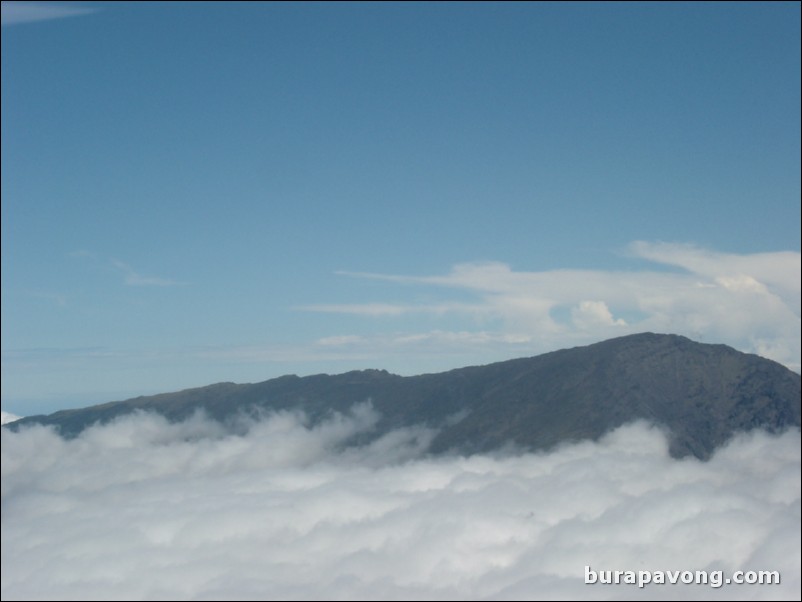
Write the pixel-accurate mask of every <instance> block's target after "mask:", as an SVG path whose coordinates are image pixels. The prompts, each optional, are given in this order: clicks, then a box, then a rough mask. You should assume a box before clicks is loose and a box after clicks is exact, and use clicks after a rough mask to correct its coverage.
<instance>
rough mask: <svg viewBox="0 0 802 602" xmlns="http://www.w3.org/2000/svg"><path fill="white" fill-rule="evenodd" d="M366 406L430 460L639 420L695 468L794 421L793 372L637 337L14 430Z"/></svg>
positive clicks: (69, 415)
mask: <svg viewBox="0 0 802 602" xmlns="http://www.w3.org/2000/svg"><path fill="white" fill-rule="evenodd" d="M367 400H370V401H371V402H372V404H373V406H374V407H375V409H376V410H377V411H378V412H379V413H380V415H381V419H380V420H379V423H378V425H377V430H376V433H375V435H376V436H379V435H380V434H382V433H383V432H387V431H388V430H391V429H393V428H397V427H399V426H409V425H413V424H426V425H428V426H431V427H434V428H438V429H439V433H438V435H437V436H436V437H435V439H434V441H433V442H432V446H431V451H432V452H434V453H441V452H448V451H456V452H458V453H474V452H486V451H491V450H493V449H497V448H500V447H504V446H508V445H510V444H513V445H517V446H521V447H523V448H528V449H548V448H551V447H553V446H555V445H558V444H560V443H563V442H566V441H576V440H581V439H598V438H599V437H601V436H602V435H604V434H605V433H606V432H608V431H609V430H612V429H613V428H616V427H618V426H621V425H622V424H624V423H627V422H631V421H634V420H638V419H643V420H647V421H650V422H652V423H655V424H657V425H660V426H662V427H664V428H666V429H667V430H668V431H669V432H670V435H671V439H670V440H671V453H672V455H674V456H677V457H681V456H686V455H689V454H691V455H694V456H696V457H698V458H703V459H704V458H707V457H709V456H710V454H711V453H712V452H713V451H714V450H715V449H716V447H718V446H719V445H721V444H723V443H724V442H726V441H727V440H728V439H729V438H730V437H731V436H732V434H733V433H735V432H738V431H748V430H751V429H754V428H765V429H768V430H770V431H777V430H782V429H784V428H788V427H794V426H797V427H798V426H799V424H800V376H799V375H798V374H796V373H794V372H792V371H790V370H788V369H787V368H785V367H784V366H781V365H780V364H777V363H776V362H772V361H770V360H767V359H765V358H761V357H758V356H755V355H749V354H745V353H741V352H739V351H736V350H735V349H732V348H730V347H727V346H726V345H710V344H704V343H697V342H694V341H692V340H691V339H688V338H686V337H683V336H679V335H673V334H656V333H651V332H645V333H640V334H634V335H628V336H623V337H619V338H615V339H609V340H606V341H602V342H599V343H594V344H592V345H587V346H583V347H574V348H572V349H563V350H559V351H554V352H551V353H546V354H543V355H539V356H535V357H530V358H522V359H515V360H508V361H504V362H497V363H494V364H488V365H485V366H472V367H468V368H459V369H455V370H450V371H448V372H443V373H438V374H425V375H420V376H409V377H402V376H397V375H394V374H390V373H389V372H387V371H386V370H378V369H370V370H358V371H352V372H347V373H344V374H339V375H334V376H330V375H326V374H319V375H315V376H308V377H298V376H294V375H293V376H283V377H280V378H275V379H272V380H268V381H264V382H261V383H255V384H247V385H237V384H234V383H218V384H216V385H210V386H208V387H200V388H197V389H188V390H185V391H179V392H176V393H165V394H161V395H155V396H150V397H138V398H136V399H130V400H127V401H121V402H115V403H107V404H103V405H100V406H92V407H89V408H84V409H80V410H66V411H62V412H56V413H55V414H51V415H49V416H34V417H29V418H25V419H22V420H20V421H18V422H15V423H14V424H13V426H12V427H11V428H14V429H17V428H20V427H21V426H24V425H26V424H32V423H39V424H52V425H55V426H56V427H57V428H58V429H59V430H60V432H61V433H62V434H63V435H65V436H68V437H69V436H74V435H76V434H78V433H80V432H81V431H82V430H83V429H84V428H86V427H87V426H89V425H91V424H93V423H95V422H98V421H101V422H106V421H108V420H111V419H113V418H115V417H117V416H120V415H123V414H127V413H130V412H132V411H134V410H138V409H139V410H150V411H155V412H158V413H160V414H163V415H164V416H166V417H167V418H169V419H171V420H181V419H184V418H186V417H188V416H189V415H191V414H192V413H193V412H194V411H197V410H199V409H201V410H204V411H205V412H206V413H207V414H209V416H210V417H212V418H214V419H217V420H220V421H223V422H226V421H230V420H232V419H233V417H235V415H237V414H239V413H242V412H249V411H253V409H254V408H257V409H260V410H267V411H271V410H273V411H276V410H286V409H301V410H303V411H305V412H306V413H307V414H308V415H309V416H310V417H311V419H312V420H317V419H319V418H321V417H323V416H326V415H328V414H329V413H331V412H332V411H337V412H345V411H347V410H348V409H349V408H350V406H352V405H353V404H355V403H359V402H363V401H367ZM454 416H460V417H461V419H460V420H458V421H454V420H453V417H454Z"/></svg>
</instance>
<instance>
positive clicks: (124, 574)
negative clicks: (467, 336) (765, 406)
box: [2, 405, 800, 600]
mask: <svg viewBox="0 0 802 602" xmlns="http://www.w3.org/2000/svg"><path fill="white" fill-rule="evenodd" d="M376 418H377V417H376V415H375V412H373V410H372V409H371V408H370V407H369V406H368V405H359V406H355V408H354V410H353V411H352V412H351V414H350V415H349V416H332V417H331V418H330V419H329V420H328V421H325V422H322V423H319V424H316V425H311V424H309V423H308V421H307V420H306V419H305V417H304V416H303V415H300V414H294V413H282V414H276V415H272V416H268V417H265V419H263V420H261V421H259V422H249V421H246V420H244V419H243V420H242V421H240V422H239V423H238V424H237V425H235V426H234V428H233V430H232V429H223V427H221V426H220V425H219V424H217V423H213V422H209V421H207V420H204V419H203V418H201V417H195V418H193V419H192V420H190V421H187V422H185V423H181V424H168V423H166V422H165V421H164V420H162V419H161V418H159V417H156V416H152V415H138V416H133V417H127V418H125V419H121V420H119V421H117V422H115V423H113V424H111V425H109V426H105V427H96V428H92V429H89V430H87V431H85V433H84V434H83V435H82V436H81V437H79V438H77V439H74V440H71V441H65V440H62V439H60V438H59V437H57V436H56V435H54V434H53V432H52V431H50V430H47V429H44V428H40V427H36V428H31V429H28V430H24V431H23V432H20V433H16V434H15V433H8V432H3V434H2V437H3V441H2V507H3V512H2V597H3V599H4V600H5V599H8V600H12V599H98V600H99V599H107V598H109V599H119V598H126V599H198V600H203V599H268V598H270V599H272V598H281V599H342V598H354V599H366V598H370V599H376V598H380V599H396V598H412V599H455V598H457V599H477V598H492V599H577V598H580V599H583V598H584V599H612V598H617V599H620V598H628V599H634V598H637V599H641V598H642V599H656V598H665V597H669V598H671V599H682V598H684V599H691V598H692V599H799V596H800V568H799V566H800V436H799V432H798V431H796V432H789V433H786V434H784V435H782V436H769V435H766V434H764V433H754V434H751V435H749V436H743V437H740V438H738V439H736V440H734V441H733V442H732V443H731V444H730V445H729V446H728V447H726V448H724V449H722V450H720V451H719V452H718V453H717V454H716V455H715V456H714V457H713V459H712V460H711V461H709V462H707V463H701V462H699V461H697V460H690V459H689V460H683V461H676V460H673V459H671V458H670V457H669V456H668V454H667V445H666V441H665V438H664V436H663V434H662V433H661V432H659V431H658V430H656V429H653V428H650V427H649V426H648V425H645V424H634V425H629V426H627V427H623V428H621V429H619V430H617V431H615V432H613V433H611V434H610V435H608V436H607V437H605V438H604V439H602V440H601V441H599V442H597V443H590V442H585V443H579V444H573V445H567V446H564V447H562V448H560V449H558V450H555V451H553V452H551V453H549V454H518V455H499V456H472V457H467V458H465V457H435V458H432V457H427V456H426V455H425V454H424V453H423V452H424V450H425V448H426V445H427V443H428V441H429V440H430V439H431V436H432V433H431V431H428V430H426V429H422V428H421V429H414V428H413V429H404V430H400V431H396V432H393V433H390V434H389V435H387V436H385V437H383V438H381V439H379V440H377V441H374V442H372V443H371V444H369V445H366V446H364V447H358V448H354V447H343V445H342V444H343V442H345V441H347V440H349V438H351V437H353V436H354V435H355V434H357V433H360V432H365V431H369V430H370V429H371V427H372V425H373V424H375V420H376ZM586 565H590V566H591V567H592V568H593V569H594V570H597V569H598V570H653V571H655V570H678V569H682V570H686V569H687V570H694V571H695V570H706V571H716V570H721V571H723V574H724V576H725V577H728V576H730V575H731V574H732V572H733V571H736V570H776V571H780V573H781V575H782V584H781V585H779V586H778V585H763V586H758V585H751V586H748V585H741V586H735V585H732V586H724V587H722V588H720V589H717V588H712V587H710V585H704V586H691V585H675V586H670V585H663V586H658V585H653V586H647V587H644V588H643V589H639V588H637V586H630V585H626V586H624V585H621V586H609V585H605V586H602V585H585V583H584V567H585V566H586Z"/></svg>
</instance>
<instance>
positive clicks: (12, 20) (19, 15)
mask: <svg viewBox="0 0 802 602" xmlns="http://www.w3.org/2000/svg"><path fill="white" fill-rule="evenodd" d="M96 10H97V9H94V8H86V7H82V6H71V5H69V4H65V3H62V2H58V3H56V2H6V1H5V0H4V1H3V3H2V8H1V9H0V14H1V15H2V16H1V17H0V21H1V22H2V25H3V26H4V27H5V26H7V25H19V24H20V23H33V22H36V21H50V20H53V19H64V18H66V17H77V16H80V15H88V14H91V13H94V12H96Z"/></svg>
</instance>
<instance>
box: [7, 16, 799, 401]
mask: <svg viewBox="0 0 802 602" xmlns="http://www.w3.org/2000/svg"><path fill="white" fill-rule="evenodd" d="M800 127H801V126H800V6H799V4H798V3H709V4H687V3H682V4H680V3H676V5H675V4H652V3H648V4H635V3H621V4H617V3H611V4H601V3H599V4H595V3H591V4H582V3H568V4H524V3H512V4H504V3H493V4H483V3H478V2H472V3H467V4H459V3H437V4H415V3H402V4H367V3H358V4H339V3H331V4H327V3H326V4H275V3H265V4H262V3H255V2H247V3H236V2H226V3H189V2H182V3H159V2H156V3H136V2H135V3H125V2H121V3H107V2H98V3H84V4H62V3H58V4H53V3H24V2H3V34H2V354H3V359H2V404H3V408H4V409H5V410H8V411H12V412H15V413H17V414H31V413H36V412H43V411H52V410H54V409H59V408H64V407H75V406H81V405H87V404H89V403H98V402H102V401H109V400H113V399H122V398H125V397H130V396H134V395H139V394H147V393H155V392H162V391H168V390H176V389H181V388H186V387H191V386H201V385H205V384H210V383H213V382H218V381H225V380H231V381H236V382H255V381H260V380H265V379H267V378H271V377H275V376H279V375H281V374H285V373H298V374H311V373H317V372H341V371H346V370H350V369H357V368H367V367H379V368H387V369H389V370H391V371H394V372H398V373H401V374H415V373H421V372H431V371H438V370H443V369H448V368H454V367H458V366H462V365H468V364H476V363H486V362H489V361H495V360H501V359H506V358H511V357H518V356H524V355H535V354H537V353H541V352H544V351H549V350H552V349H557V348H561V347H566V346H573V345H578V344H586V343H590V342H594V341H598V340H602V339H605V338H609V337H612V336H618V335H622V334H627V333H630V332H639V331H643V330H653V331H660V332H677V333H680V334H685V335H687V336H691V337H692V338H695V339H697V340H702V341H705V342H720V343H726V344H730V345H732V346H735V347H736V348H739V349H741V350H743V351H748V352H753V353H760V354H762V355H764V356H767V357H771V358H772V359H776V360H777V361H781V362H783V363H785V364H786V365H789V366H791V367H792V368H794V369H796V370H799V363H800V334H799V333H800V284H799V283H800V276H799V272H800V225H799V224H800V194H801V192H800V168H799V165H800Z"/></svg>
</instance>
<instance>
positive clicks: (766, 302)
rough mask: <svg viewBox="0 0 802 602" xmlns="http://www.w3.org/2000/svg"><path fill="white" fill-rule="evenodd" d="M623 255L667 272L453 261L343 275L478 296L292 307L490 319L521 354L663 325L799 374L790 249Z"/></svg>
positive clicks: (796, 266)
mask: <svg viewBox="0 0 802 602" xmlns="http://www.w3.org/2000/svg"><path fill="white" fill-rule="evenodd" d="M627 253H628V255H630V256H632V257H633V258H635V259H642V260H647V261H650V262H653V263H658V264H662V265H663V266H669V267H670V268H673V269H672V270H670V271H666V270H665V269H664V268H663V269H653V270H643V269H640V270H632V271H606V270H549V271H543V272H524V271H515V270H513V269H511V268H510V267H509V266H507V265H506V264H503V263H498V262H489V263H488V262H483V263H466V264H459V265H457V266H455V267H454V268H453V269H452V270H451V272H450V273H448V274H446V275H442V276H398V275H392V274H364V273H354V272H342V274H343V275H348V276H351V277H359V278H370V279H378V280H384V281H387V282H394V283H397V284H404V285H411V286H418V287H420V286H426V287H430V288H431V287H438V288H440V289H441V290H445V291H448V290H449V289H450V290H453V291H455V292H456V294H458V295H460V296H464V295H465V294H466V293H468V294H471V295H473V296H475V297H477V298H478V301H477V302H475V303H465V302H456V301H449V300H438V301H437V302H436V303H432V304H431V306H425V305H420V304H418V305H409V304H403V303H383V304H374V305H369V306H365V305H359V304H355V305H347V304H339V305H338V304H328V305H312V306H306V307H303V308H300V309H304V310H307V311H318V312H329V313H350V314H357V315H363V316H366V317H373V318H376V317H380V316H384V317H386V318H390V317H398V316H403V315H408V314H421V313H425V312H427V311H428V312H429V313H431V314H436V315H440V316H443V315H446V314H450V315H452V316H462V317H463V318H465V317H467V318H469V319H471V320H473V321H474V322H475V323H479V324H480V325H481V326H482V328H483V330H484V331H487V330H488V328H487V325H488V324H495V325H496V326H497V328H498V331H497V334H498V335H501V334H504V335H512V336H515V337H517V339H521V338H523V337H529V338H530V339H531V340H532V341H533V342H534V343H536V344H535V345H534V347H533V348H531V349H530V350H529V352H530V354H531V353H540V352H545V351H551V350H554V349H557V348H561V347H567V346H571V345H578V344H585V343H590V342H594V341H598V340H601V339H604V338H609V337H612V336H619V335H623V334H628V333H633V332H642V331H655V332H671V333H676V334H683V335H686V336H688V337H690V338H692V339H695V340H701V341H709V342H716V343H725V344H729V345H731V346H733V347H735V348H736V349H740V350H741V351H746V352H750V353H759V354H761V355H764V356H765V357H768V358H770V359H773V360H776V361H779V362H781V363H784V364H786V365H787V366H789V367H791V368H792V369H794V370H797V371H799V369H800V325H801V324H802V322H801V321H800V254H799V253H796V252H777V253H757V254H751V255H733V254H726V253H717V252H714V251H709V250H706V249H701V248H699V247H695V246H693V245H687V244H669V243H647V242H635V243H632V244H631V245H630V247H629V249H628V251H627ZM444 294H445V295H448V294H449V293H448V292H446V293H444ZM466 330H467V329H466ZM495 338H496V340H498V339H499V336H496V337H495Z"/></svg>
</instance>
